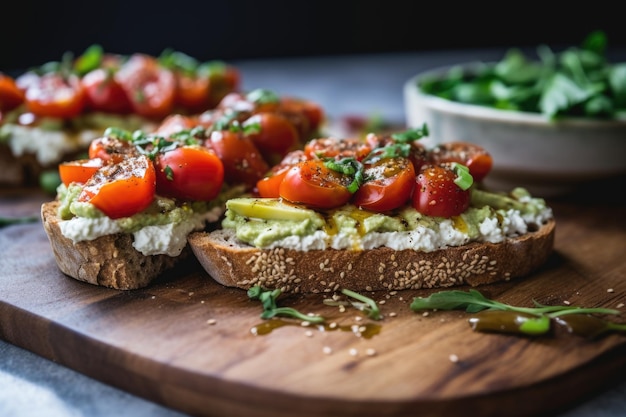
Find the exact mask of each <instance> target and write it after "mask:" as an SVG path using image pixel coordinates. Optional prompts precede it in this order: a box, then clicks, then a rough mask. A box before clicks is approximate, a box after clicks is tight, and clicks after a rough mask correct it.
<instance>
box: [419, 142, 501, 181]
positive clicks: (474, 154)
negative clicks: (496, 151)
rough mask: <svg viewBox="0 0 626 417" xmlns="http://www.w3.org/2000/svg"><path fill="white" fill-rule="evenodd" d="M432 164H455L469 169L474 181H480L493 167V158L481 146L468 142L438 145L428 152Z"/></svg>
mask: <svg viewBox="0 0 626 417" xmlns="http://www.w3.org/2000/svg"><path fill="white" fill-rule="evenodd" d="M429 160H430V162H431V163H433V164H440V163H444V162H457V163H459V164H463V165H465V166H467V167H468V168H469V171H470V174H471V175H472V177H473V178H474V181H476V182H480V181H482V180H483V179H484V178H485V177H486V176H487V174H489V172H491V168H492V167H493V158H492V157H491V155H490V154H489V153H488V152H487V151H486V150H485V149H483V148H482V147H481V146H478V145H475V144H472V143H468V142H445V143H440V144H438V145H437V146H435V147H434V148H433V149H431V150H430V151H429Z"/></svg>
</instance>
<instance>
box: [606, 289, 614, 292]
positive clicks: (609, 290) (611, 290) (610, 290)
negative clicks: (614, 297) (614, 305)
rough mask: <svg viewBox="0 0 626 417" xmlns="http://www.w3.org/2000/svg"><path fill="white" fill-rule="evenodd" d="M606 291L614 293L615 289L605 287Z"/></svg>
mask: <svg viewBox="0 0 626 417" xmlns="http://www.w3.org/2000/svg"><path fill="white" fill-rule="evenodd" d="M606 292H608V293H614V292H615V290H614V289H613V288H609V289H607V290H606Z"/></svg>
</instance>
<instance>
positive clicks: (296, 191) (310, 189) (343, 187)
mask: <svg viewBox="0 0 626 417" xmlns="http://www.w3.org/2000/svg"><path fill="white" fill-rule="evenodd" d="M352 180H353V179H352V178H350V177H349V176H347V175H344V174H341V173H339V172H336V171H334V170H332V169H330V168H328V167H326V165H325V164H324V161H322V160H319V159H313V160H307V161H303V162H300V163H298V164H296V165H294V166H293V167H291V168H290V169H289V171H287V174H286V175H285V178H284V179H283V180H282V182H281V183H280V187H279V194H280V197H282V198H284V199H285V200H288V201H291V202H292V203H298V204H305V205H307V206H309V207H311V208H319V209H330V208H334V207H339V206H342V205H344V204H346V203H347V202H348V201H349V200H350V198H351V197H352V193H350V191H349V190H348V186H349V185H350V184H351V183H352Z"/></svg>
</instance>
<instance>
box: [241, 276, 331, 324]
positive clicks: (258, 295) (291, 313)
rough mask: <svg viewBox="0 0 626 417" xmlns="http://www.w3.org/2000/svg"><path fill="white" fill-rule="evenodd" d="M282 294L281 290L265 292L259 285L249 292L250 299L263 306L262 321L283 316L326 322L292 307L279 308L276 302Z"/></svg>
mask: <svg viewBox="0 0 626 417" xmlns="http://www.w3.org/2000/svg"><path fill="white" fill-rule="evenodd" d="M281 293H282V291H281V290H280V289H274V290H265V289H263V288H261V287H260V286H258V285H257V286H254V287H252V288H250V289H249V290H248V297H249V298H251V299H253V300H259V301H261V303H262V304H263V313H261V318H262V319H271V318H272V317H277V316H283V317H291V318H295V319H298V320H302V321H307V322H311V323H323V322H324V318H323V317H321V316H310V315H308V314H303V313H301V312H299V311H298V310H296V309H294V308H291V307H278V305H277V303H276V300H277V298H278V296H279V295H280V294H281Z"/></svg>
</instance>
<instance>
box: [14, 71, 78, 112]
mask: <svg viewBox="0 0 626 417" xmlns="http://www.w3.org/2000/svg"><path fill="white" fill-rule="evenodd" d="M24 77H25V78H24V79H23V80H27V81H25V82H24V86H25V90H24V100H25V103H26V107H27V108H28V110H29V111H30V112H32V113H33V114H34V115H36V116H40V117H55V118H59V119H71V118H74V117H76V116H78V115H79V114H80V113H81V112H82V111H83V109H84V107H85V90H84V88H83V86H82V85H81V83H80V79H79V78H78V77H77V76H75V75H69V76H68V77H67V78H65V77H63V76H61V74H58V73H54V72H50V73H46V74H43V75H41V76H37V75H35V76H32V75H28V76H27V75H24Z"/></svg>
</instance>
